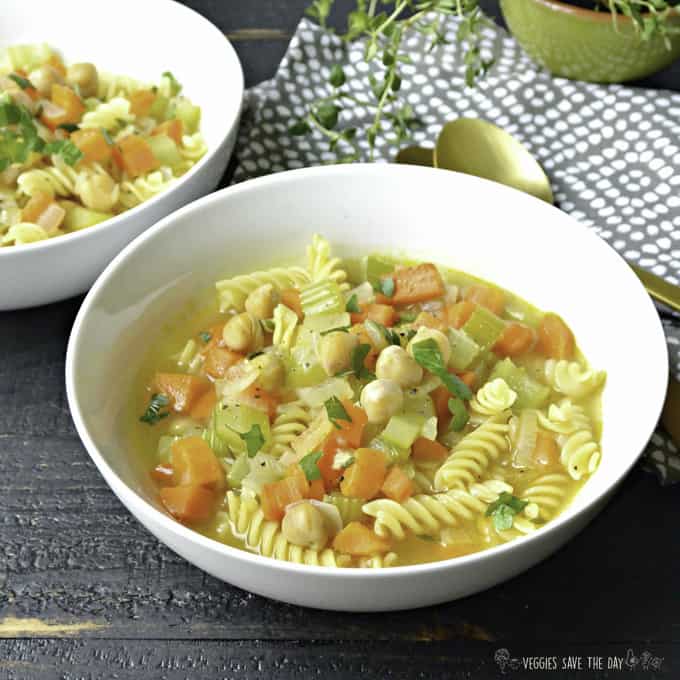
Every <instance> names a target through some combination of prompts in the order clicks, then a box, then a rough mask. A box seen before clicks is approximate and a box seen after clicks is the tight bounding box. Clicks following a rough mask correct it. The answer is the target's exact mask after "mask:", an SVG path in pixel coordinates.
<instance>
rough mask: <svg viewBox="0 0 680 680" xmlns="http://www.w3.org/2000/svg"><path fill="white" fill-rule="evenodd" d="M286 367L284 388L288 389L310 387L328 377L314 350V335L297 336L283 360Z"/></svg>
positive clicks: (300, 334)
mask: <svg viewBox="0 0 680 680" xmlns="http://www.w3.org/2000/svg"><path fill="white" fill-rule="evenodd" d="M284 363H285V366H286V386H287V387H289V388H290V389H297V388H298V387H312V386H313V385H318V384H319V383H320V382H323V381H324V380H325V379H326V378H327V377H328V376H327V375H326V371H324V370H323V368H322V366H321V364H320V363H319V358H318V356H317V354H316V350H315V349H314V334H313V333H310V332H305V333H302V332H300V333H299V334H298V340H297V342H296V343H295V346H294V347H293V348H292V349H291V351H290V355H289V356H287V357H286V358H285V360H284Z"/></svg>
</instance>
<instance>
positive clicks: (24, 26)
mask: <svg viewBox="0 0 680 680" xmlns="http://www.w3.org/2000/svg"><path fill="white" fill-rule="evenodd" d="M36 42H46V43H48V44H49V45H51V46H52V47H54V48H55V49H57V50H59V51H60V52H61V53H62V54H63V55H64V58H65V60H66V62H67V63H69V62H77V61H91V62H93V63H94V64H96V65H97V66H98V67H99V68H101V69H102V70H106V71H110V72H111V73H116V74H121V75H126V76H130V77H133V78H136V79H139V80H142V81H149V82H157V81H158V79H159V78H160V75H161V73H163V72H164V71H171V72H172V73H173V74H174V75H175V76H176V77H177V79H178V80H179V82H180V83H182V85H183V92H184V93H185V94H186V95H187V96H188V97H189V98H190V99H191V100H192V101H193V102H194V103H195V104H197V105H199V106H200V107H201V111H202V120H201V132H202V133H203V136H204V137H205V141H206V144H207V146H208V152H207V153H206V155H205V156H204V157H203V158H202V159H201V160H200V161H199V162H198V163H197V164H196V165H195V166H194V167H193V168H192V169H191V170H190V171H189V172H188V173H186V174H185V175H184V176H183V177H182V178H180V179H179V180H178V181H177V182H176V183H175V185H174V186H173V187H172V188H171V189H170V190H168V191H166V192H164V193H162V194H159V195H158V196H156V197H154V198H153V199H151V200H149V201H147V202H145V203H142V204H141V205H139V206H137V207H136V208H133V209H132V210H129V211H127V212H125V213H123V214H121V215H119V216H117V217H115V218H113V219H111V220H107V221H106V222H103V223H102V224H99V225H97V226H94V227H91V228H90V229H85V230H83V231H81V232H78V233H74V234H68V235H66V236H60V237H58V238H54V239H50V240H47V241H41V242H38V243H34V244H29V245H25V246H12V247H9V248H0V311H1V310H5V309H18V308H21V307H31V306H35V305H41V304H46V303H48V302H56V301H57V300H61V299H64V298H67V297H70V296H72V295H76V294H78V293H82V292H84V291H85V290H87V289H88V288H89V287H90V286H91V285H92V282H93V281H94V280H95V278H96V277H97V276H98V275H99V274H100V273H101V272H102V270H103V269H104V267H105V266H106V265H107V264H108V263H109V262H110V261H111V260H112V259H113V257H114V256H115V255H116V254H117V253H118V252H120V250H121V248H123V246H125V245H126V244H127V243H129V242H130V241H131V240H132V239H133V238H134V237H135V236H137V235H139V234H141V233H142V232H143V231H144V230H145V229H147V228H148V227H150V226H151V225H152V224H154V223H155V222H157V221H158V220H159V219H160V218H161V217H165V216H166V215H168V214H170V213H171V212H172V211H173V210H176V209H177V208H179V207H180V206H183V205H185V204H186V203H189V202H190V201H193V200H194V199H196V198H198V197H200V196H204V195H205V194H207V193H209V192H210V191H212V190H213V189H214V188H215V187H216V186H217V184H218V182H219V180H220V177H221V176H222V174H223V173H224V170H225V168H226V167H227V163H228V162H229V157H230V156H231V152H232V150H233V148H234V142H235V141H236V132H237V129H238V120H239V115H240V112H241V102H242V98H243V72H242V70H241V65H240V62H239V60H238V57H237V56H236V53H235V52H234V49H233V48H232V46H231V44H230V43H229V41H228V40H227V39H226V37H225V36H224V34H222V33H221V32H220V31H219V30H218V29H217V28H216V27H215V26H214V25H213V24H211V23H210V22H209V21H208V20H207V19H204V18H203V17H202V16H201V15H200V14H197V13H196V12H194V11H193V10H191V9H189V8H187V7H184V6H183V5H180V4H179V3H176V2H172V1H171V0H143V2H140V1H139V0H116V3H115V5H97V4H96V3H93V2H91V0H59V2H54V1H53V0H22V2H4V3H1V4H0V47H6V46H7V45H12V44H26V43H36Z"/></svg>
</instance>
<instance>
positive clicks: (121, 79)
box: [97, 71, 148, 101]
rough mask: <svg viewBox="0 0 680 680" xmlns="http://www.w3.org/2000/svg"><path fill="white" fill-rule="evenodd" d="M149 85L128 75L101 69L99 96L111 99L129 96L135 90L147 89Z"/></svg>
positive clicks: (98, 84) (106, 99) (98, 87)
mask: <svg viewBox="0 0 680 680" xmlns="http://www.w3.org/2000/svg"><path fill="white" fill-rule="evenodd" d="M147 88H148V85H145V84H144V83H142V82H140V81H139V80H136V79H135V78H130V77H128V76H120V75H115V74H113V73H107V72H106V71H99V78H98V83H97V97H98V98H99V99H103V100H104V101H109V100H111V99H113V98H115V97H129V96H130V95H131V94H132V93H133V92H137V91H138V90H144V89H147Z"/></svg>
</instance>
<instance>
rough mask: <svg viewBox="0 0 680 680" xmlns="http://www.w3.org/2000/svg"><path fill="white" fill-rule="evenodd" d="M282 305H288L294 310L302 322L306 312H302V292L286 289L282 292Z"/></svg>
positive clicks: (295, 289)
mask: <svg viewBox="0 0 680 680" xmlns="http://www.w3.org/2000/svg"><path fill="white" fill-rule="evenodd" d="M281 304H282V305H286V307H288V308H289V309H292V310H293V311H294V312H295V313H296V314H297V316H298V319H300V321H302V318H303V317H304V312H303V311H302V303H301V302H300V291H299V290H297V288H284V289H283V290H282V291H281Z"/></svg>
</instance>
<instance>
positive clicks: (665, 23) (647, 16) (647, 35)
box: [598, 0, 680, 49]
mask: <svg viewBox="0 0 680 680" xmlns="http://www.w3.org/2000/svg"><path fill="white" fill-rule="evenodd" d="M598 4H599V6H601V7H603V8H604V9H607V10H609V12H611V15H612V22H613V24H614V28H615V29H617V30H618V17H619V16H626V17H628V18H629V19H632V21H633V26H634V27H635V30H636V31H637V33H638V35H639V36H640V37H641V38H642V40H645V41H647V40H650V39H651V38H653V37H656V36H661V37H662V38H663V39H664V41H665V43H666V47H667V48H669V49H670V46H671V45H670V36H672V35H679V34H680V23H677V22H672V21H670V18H671V16H672V15H673V14H677V12H678V10H679V9H680V3H679V2H678V1H677V0H675V1H670V2H669V1H667V0H598Z"/></svg>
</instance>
